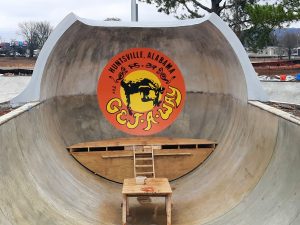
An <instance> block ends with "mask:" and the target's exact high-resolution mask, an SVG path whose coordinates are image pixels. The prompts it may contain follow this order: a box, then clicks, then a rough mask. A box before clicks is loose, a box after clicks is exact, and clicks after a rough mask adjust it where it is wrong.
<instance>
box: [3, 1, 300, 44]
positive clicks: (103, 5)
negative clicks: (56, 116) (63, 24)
mask: <svg viewBox="0 0 300 225" xmlns="http://www.w3.org/2000/svg"><path fill="white" fill-rule="evenodd" d="M204 1H205V2H207V3H208V2H209V1H208V0H204ZM138 4H139V20H140V21H174V20H176V18H174V16H173V15H169V16H168V15H165V14H163V13H158V12H157V9H156V7H155V6H153V5H149V4H145V3H140V2H139V3H138ZM130 5H131V0H0V37H1V39H2V41H10V40H11V39H17V40H22V37H21V36H18V35H17V31H18V24H19V23H21V22H24V21H49V22H50V23H51V25H52V26H56V25H57V24H58V23H59V22H60V21H61V20H62V19H63V18H64V17H65V16H66V15H67V14H69V13H70V12H74V13H75V14H76V15H78V16H80V17H84V18H88V19H96V20H104V19H105V18H108V17H118V18H121V19H122V21H130V15H131V14H130ZM296 27H300V25H298V24H297V25H296Z"/></svg>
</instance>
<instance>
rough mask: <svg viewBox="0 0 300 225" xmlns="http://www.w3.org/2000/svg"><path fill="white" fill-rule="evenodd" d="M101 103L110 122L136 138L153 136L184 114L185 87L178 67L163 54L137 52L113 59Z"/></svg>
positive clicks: (103, 80) (102, 81)
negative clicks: (182, 112)
mask: <svg viewBox="0 0 300 225" xmlns="http://www.w3.org/2000/svg"><path fill="white" fill-rule="evenodd" d="M97 94H98V102H99V106H100V109H101V111H102V112H103V114H104V116H105V117H106V118H107V120H108V121H109V122H110V123H111V124H112V125H114V126H115V127H116V128H118V129H120V130H121V131H123V132H126V133H129V134H133V135H151V134H154V133H158V132H160V131H162V130H164V129H165V128H167V127H168V126H169V125H171V124H172V123H173V122H174V121H175V119H176V118H177V116H178V115H179V113H180V112H181V110H182V108H183V105H184V100H185V85H184V80H183V77H182V75H181V72H180V70H179V68H178V67H177V65H176V64H175V63H174V62H173V61H172V60H171V59H170V58H168V57H167V56H166V55H164V54H163V53H161V52H159V51H157V50H154V49H150V48H134V49H128V50H126V51H124V52H121V53H119V54H118V55H116V56H114V57H113V58H112V59H111V60H110V61H109V63H108V64H107V65H106V66H105V68H104V69H103V71H102V73H101V76H100V78H99V81H98V90H97Z"/></svg>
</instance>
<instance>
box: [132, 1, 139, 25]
mask: <svg viewBox="0 0 300 225" xmlns="http://www.w3.org/2000/svg"><path fill="white" fill-rule="evenodd" d="M138 13H139V12H138V4H136V0H131V22H137V21H138Z"/></svg>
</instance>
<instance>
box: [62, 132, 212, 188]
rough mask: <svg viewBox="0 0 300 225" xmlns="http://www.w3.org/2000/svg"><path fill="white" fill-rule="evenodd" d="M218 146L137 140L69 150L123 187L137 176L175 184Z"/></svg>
mask: <svg viewBox="0 0 300 225" xmlns="http://www.w3.org/2000/svg"><path fill="white" fill-rule="evenodd" d="M216 146H217V143H216V142H214V141H211V140H206V139H184V138H168V137H135V138H119V139H111V140H102V141H96V142H85V143H79V144H76V145H72V146H69V147H68V148H67V149H68V150H69V152H70V154H71V155H72V156H73V157H74V158H75V159H76V160H77V161H78V162H80V163H81V164H82V165H83V166H85V167H86V168H88V169H89V170H91V171H93V172H94V173H95V174H98V175H100V176H103V177H105V178H107V179H109V180H113V181H117V182H120V183H122V182H123V180H124V179H125V178H131V177H135V176H146V177H166V178H168V179H169V180H174V179H176V178H179V177H181V176H183V175H185V174H187V173H188V172H190V171H191V170H193V169H195V168H196V167H198V166H199V165H200V164H201V163H203V162H204V161H205V160H206V159H207V158H208V157H209V155H210V154H211V153H212V152H213V151H214V150H215V148H216ZM166 168H168V169H167V170H166Z"/></svg>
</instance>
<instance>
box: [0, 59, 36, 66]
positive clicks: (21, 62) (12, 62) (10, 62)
mask: <svg viewBox="0 0 300 225" xmlns="http://www.w3.org/2000/svg"><path fill="white" fill-rule="evenodd" d="M35 62H36V58H25V57H0V68H19V69H22V68H26V69H28V68H31V69H33V67H34V65H35Z"/></svg>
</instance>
